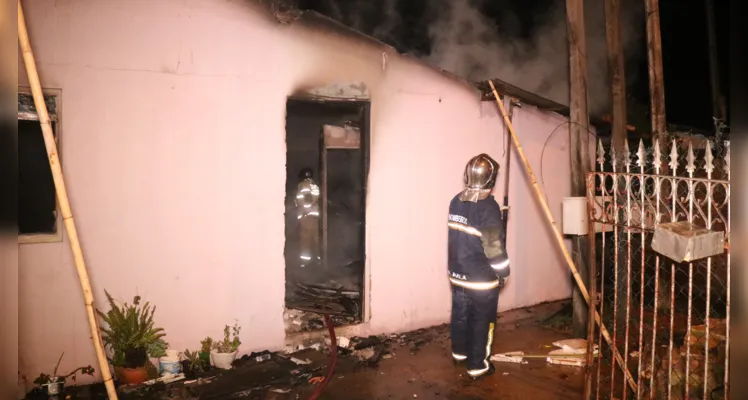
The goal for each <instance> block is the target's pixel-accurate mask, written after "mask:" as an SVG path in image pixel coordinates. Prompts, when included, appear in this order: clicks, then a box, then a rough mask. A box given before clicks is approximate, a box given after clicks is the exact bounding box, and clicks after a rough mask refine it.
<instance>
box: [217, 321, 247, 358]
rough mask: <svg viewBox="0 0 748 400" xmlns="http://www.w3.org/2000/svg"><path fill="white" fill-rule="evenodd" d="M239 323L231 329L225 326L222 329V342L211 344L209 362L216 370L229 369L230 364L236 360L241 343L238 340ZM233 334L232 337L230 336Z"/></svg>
mask: <svg viewBox="0 0 748 400" xmlns="http://www.w3.org/2000/svg"><path fill="white" fill-rule="evenodd" d="M240 330H241V327H240V326H239V323H236V324H234V326H233V327H229V326H228V325H226V327H225V328H223V340H221V341H218V342H215V343H213V350H212V351H211V352H210V360H211V363H212V364H213V365H215V366H216V368H220V369H231V364H233V363H234V360H235V359H236V353H237V351H238V350H239V345H241V344H242V342H241V341H240V340H239V331H240ZM232 333H233V335H232Z"/></svg>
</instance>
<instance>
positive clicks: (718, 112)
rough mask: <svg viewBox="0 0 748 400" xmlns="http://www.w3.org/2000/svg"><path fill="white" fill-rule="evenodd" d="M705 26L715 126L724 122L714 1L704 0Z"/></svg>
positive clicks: (724, 112) (723, 102)
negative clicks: (707, 39)
mask: <svg viewBox="0 0 748 400" xmlns="http://www.w3.org/2000/svg"><path fill="white" fill-rule="evenodd" d="M704 2H705V5H706V26H707V36H708V38H709V72H710V74H709V84H710V86H711V88H712V117H714V119H715V121H714V122H715V128H717V129H718V128H719V127H718V126H717V124H718V122H723V123H724V122H726V121H725V119H726V118H727V116H726V115H725V114H726V111H725V99H724V98H723V97H722V91H721V87H720V79H719V62H718V61H717V32H716V29H717V26H716V25H715V22H714V1H713V0H705V1H704Z"/></svg>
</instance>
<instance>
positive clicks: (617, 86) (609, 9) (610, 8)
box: [605, 0, 627, 154]
mask: <svg viewBox="0 0 748 400" xmlns="http://www.w3.org/2000/svg"><path fill="white" fill-rule="evenodd" d="M605 38H606V41H607V49H608V72H609V76H610V95H611V103H610V104H611V108H612V111H613V112H612V113H611V114H612V116H613V117H612V118H613V119H612V121H611V127H612V136H613V148H614V149H615V151H616V154H623V146H624V143H625V142H626V138H627V132H626V120H627V119H626V74H625V72H624V62H623V60H624V58H623V45H622V44H621V2H620V0H605Z"/></svg>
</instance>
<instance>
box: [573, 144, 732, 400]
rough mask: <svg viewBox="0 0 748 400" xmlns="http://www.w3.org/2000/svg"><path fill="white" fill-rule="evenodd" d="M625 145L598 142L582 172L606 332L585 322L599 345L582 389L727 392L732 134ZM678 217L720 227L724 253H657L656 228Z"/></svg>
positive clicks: (668, 394)
mask: <svg viewBox="0 0 748 400" xmlns="http://www.w3.org/2000/svg"><path fill="white" fill-rule="evenodd" d="M625 146H626V147H625V150H624V152H623V154H619V155H616V154H615V152H613V151H611V150H609V151H608V152H607V154H606V151H605V150H604V148H603V145H602V142H600V143H598V149H597V153H598V154H597V164H598V171H596V172H593V173H590V174H589V175H588V178H587V188H588V189H587V204H588V212H589V216H590V220H591V223H590V228H593V227H594V228H595V231H596V233H595V235H592V236H593V237H594V239H593V241H592V243H591V246H594V247H592V248H593V249H595V250H594V251H593V252H591V253H592V254H593V256H594V257H595V258H596V259H595V260H594V261H595V262H594V263H592V268H594V269H595V271H593V273H594V274H595V275H596V276H597V282H596V287H597V288H598V292H597V295H596V296H591V298H592V299H594V300H596V304H595V307H596V309H597V311H598V313H599V315H600V319H601V321H602V322H601V323H603V324H604V326H605V327H606V328H607V330H608V332H610V335H609V337H604V336H603V335H602V334H601V332H600V330H599V329H597V328H598V327H597V326H596V327H595V328H596V329H595V330H594V331H591V332H592V336H591V337H590V338H589V340H590V341H593V342H594V343H595V344H596V345H597V346H596V348H597V349H599V350H598V351H597V353H596V354H597V356H596V357H595V358H594V362H593V363H592V364H591V365H590V367H589V368H588V372H587V379H589V380H590V381H589V382H591V384H592V385H591V391H590V396H589V397H590V398H595V399H630V398H635V399H692V398H698V399H715V398H724V399H727V398H729V384H730V382H729V367H730V364H729V351H730V333H729V332H730V316H729V315H730V251H729V243H730V241H729V237H730V147H729V141H725V142H712V141H708V140H704V139H699V138H679V139H676V138H674V139H672V140H668V143H662V144H661V143H659V142H657V141H655V142H653V143H649V145H645V143H644V142H643V141H639V143H638V148H637V151H636V153H635V154H633V155H632V154H631V152H630V151H629V144H628V143H626V145H625ZM632 156H633V157H632ZM632 158H635V159H633V160H632ZM614 160H615V161H616V162H613V161H614ZM678 221H688V222H691V223H692V224H694V225H697V226H700V227H704V228H707V229H710V230H714V231H716V230H721V231H724V233H725V243H726V244H725V251H724V253H722V254H720V255H718V256H713V257H709V258H706V259H701V260H697V261H694V262H691V263H676V262H674V261H672V260H670V259H669V258H667V257H665V256H662V255H659V254H657V253H656V252H654V251H653V250H652V249H651V247H650V242H651V239H652V235H653V233H654V227H655V226H656V225H657V224H661V223H669V222H678ZM591 261H592V260H591ZM605 336H608V335H605ZM591 348H592V347H591Z"/></svg>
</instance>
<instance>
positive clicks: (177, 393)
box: [62, 302, 584, 400]
mask: <svg viewBox="0 0 748 400" xmlns="http://www.w3.org/2000/svg"><path fill="white" fill-rule="evenodd" d="M565 305H566V304H565V303H564V302H556V303H549V304H545V305H541V306H536V307H532V308H527V309H520V310H513V311H510V312H507V313H502V314H500V316H499V321H498V324H497V328H496V332H495V339H494V344H493V348H492V354H495V353H501V352H509V351H524V352H525V354H546V353H548V351H550V350H552V349H553V348H552V346H551V343H552V342H554V341H557V340H560V339H567V338H570V336H569V335H568V334H567V333H565V329H564V326H563V323H559V322H558V319H559V317H556V318H554V319H553V321H551V323H549V321H548V317H549V316H551V315H554V314H555V313H556V312H557V311H558V310H560V309H562V308H563V307H564V306H565ZM562 319H565V317H562ZM569 321H570V315H569ZM385 341H386V347H385V345H384V344H381V343H380V345H379V347H375V348H378V349H379V350H378V351H377V356H376V360H375V361H371V360H372V359H369V360H368V363H367V360H366V359H364V360H363V361H362V360H361V359H360V358H357V356H356V354H360V353H356V352H353V353H351V351H350V350H348V351H346V350H345V349H341V351H342V354H340V356H339V357H338V361H337V364H336V368H335V373H334V375H333V378H332V379H331V380H330V382H329V384H328V385H327V387H326V388H325V389H324V392H323V394H322V396H320V397H319V398H320V399H322V400H324V399H329V400H338V399H340V400H343V399H345V400H359V399H361V400H364V399H365V400H372V399H414V398H417V399H450V400H471V399H506V400H512V399H532V400H544V399H549V400H550V399H578V398H580V397H581V395H582V390H583V385H584V370H583V369H582V368H578V367H571V366H558V365H550V364H548V363H547V362H546V360H545V358H538V359H531V360H529V363H528V364H524V365H520V364H511V363H500V362H494V366H495V367H496V373H495V374H493V375H491V376H488V377H485V378H483V379H481V380H479V381H472V380H470V379H469V378H468V377H467V373H466V371H465V369H464V367H456V366H454V364H453V363H452V359H451V355H450V354H451V351H450V339H449V326H448V325H441V326H438V327H433V328H429V329H424V330H419V331H416V332H415V333H408V334H403V335H392V336H389V337H388V338H387V339H385ZM352 343H353V342H352ZM369 351H370V352H371V350H369ZM272 357H273V358H271V359H270V360H267V361H262V362H257V361H256V360H255V358H254V357H245V358H244V362H243V363H242V362H241V361H240V362H238V363H237V364H238V365H237V366H236V367H235V368H234V369H233V370H231V371H227V372H224V373H222V374H220V375H218V376H215V373H213V374H212V375H213V376H210V373H208V375H207V376H206V379H205V380H202V381H198V382H193V383H188V384H185V382H184V381H182V382H179V383H174V384H171V385H169V386H164V385H161V386H160V387H152V388H151V389H150V390H147V391H142V390H141V391H131V392H129V393H124V394H123V395H121V396H120V399H159V400H165V399H200V400H224V399H225V400H229V399H278V400H281V399H282V400H290V399H307V398H309V395H311V394H312V392H313V391H314V390H315V388H316V387H317V386H316V385H318V384H314V383H310V382H309V380H310V379H311V378H315V377H323V376H325V375H326V373H327V367H328V364H329V357H330V355H329V353H326V352H323V351H318V350H314V349H306V350H302V351H300V352H297V353H294V354H293V355H282V354H281V355H273V356H272ZM290 357H295V358H296V359H300V360H308V361H311V363H310V364H308V365H297V364H295V363H294V362H292V360H291V359H290ZM146 392H147V393H146ZM102 394H103V388H102V387H100V386H99V387H96V386H93V387H88V388H81V389H79V390H77V391H76V393H71V394H70V395H69V397H62V398H67V399H98V398H103V397H100V396H101V395H102Z"/></svg>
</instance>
